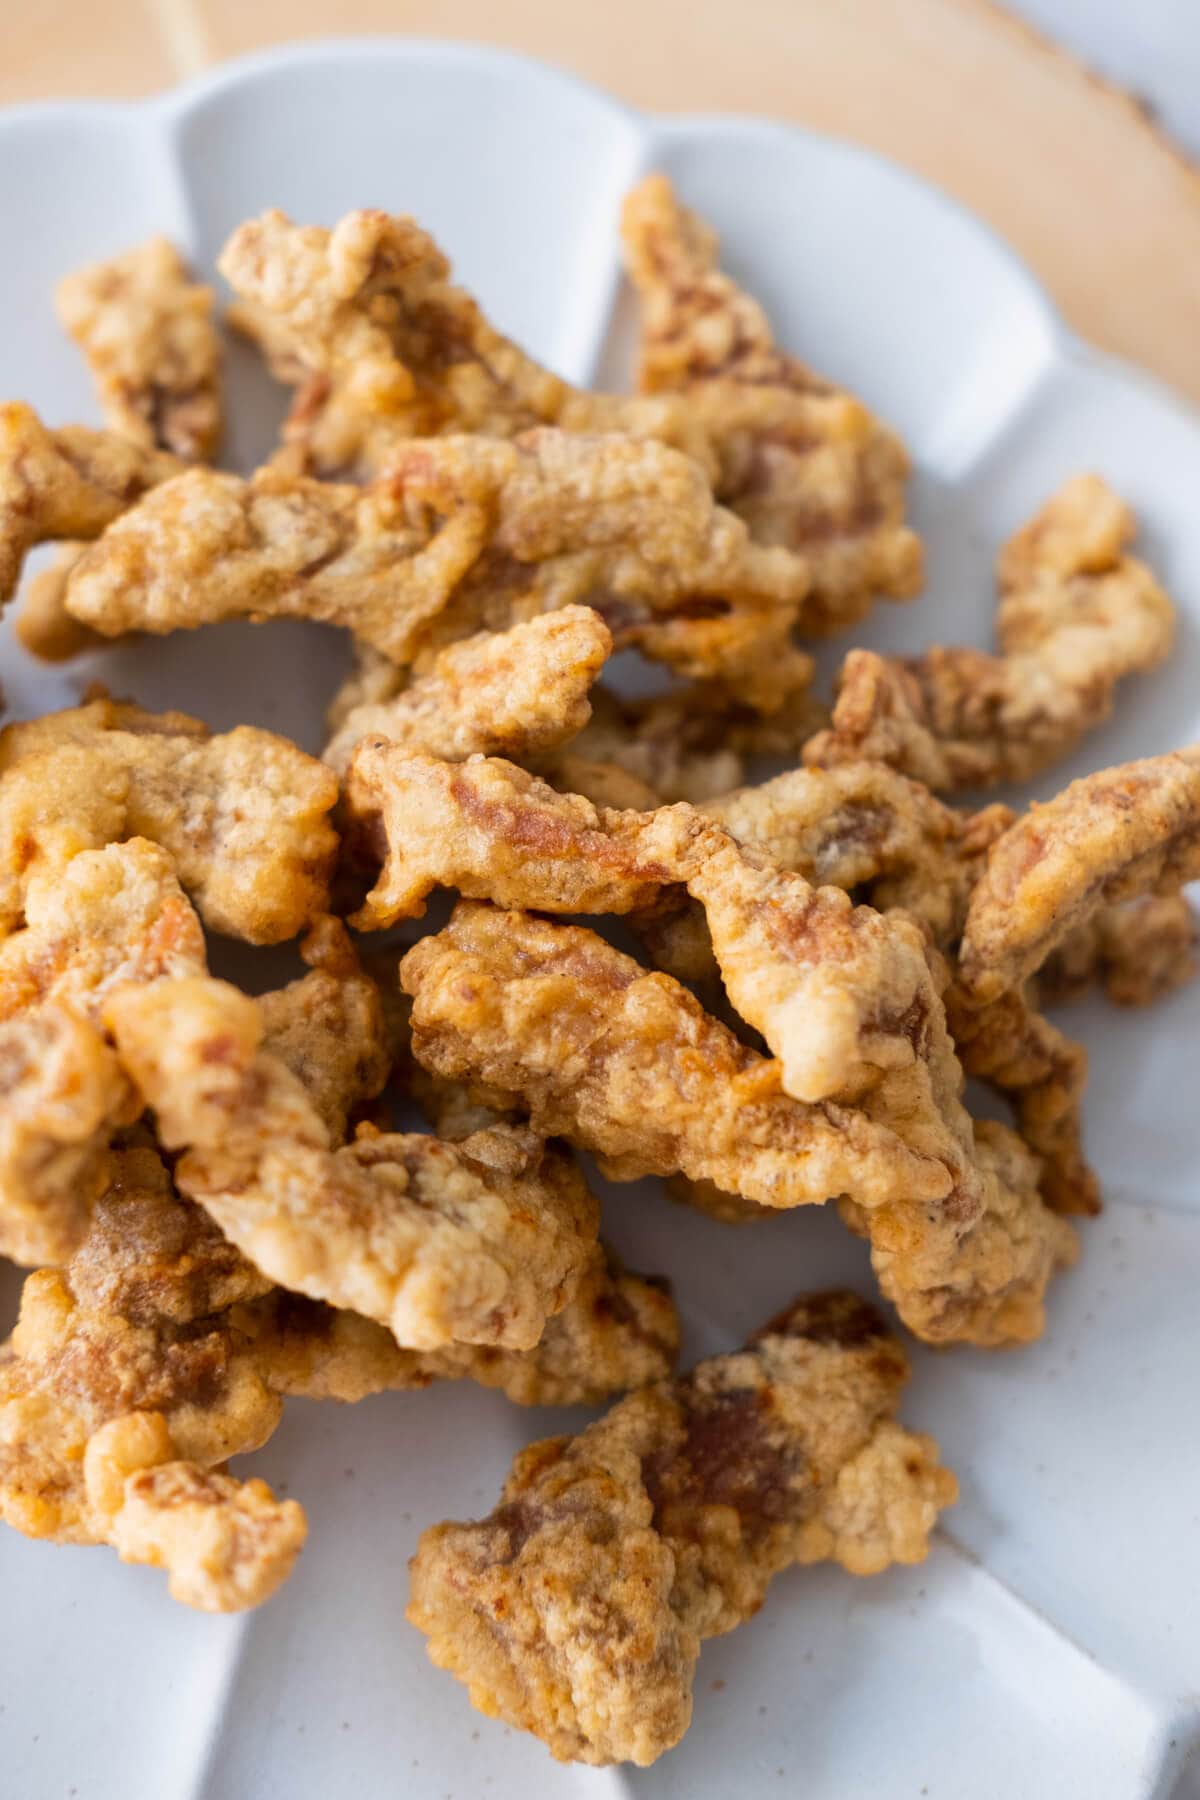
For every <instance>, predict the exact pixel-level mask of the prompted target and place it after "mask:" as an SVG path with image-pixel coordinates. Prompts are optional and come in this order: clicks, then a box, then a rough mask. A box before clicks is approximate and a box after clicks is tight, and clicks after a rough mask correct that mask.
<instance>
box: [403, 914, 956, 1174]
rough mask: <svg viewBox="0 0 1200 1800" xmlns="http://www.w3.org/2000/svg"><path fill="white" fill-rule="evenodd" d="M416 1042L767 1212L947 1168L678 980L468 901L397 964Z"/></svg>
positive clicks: (553, 927)
mask: <svg viewBox="0 0 1200 1800" xmlns="http://www.w3.org/2000/svg"><path fill="white" fill-rule="evenodd" d="M400 978H401V985H402V987H403V988H404V990H405V992H406V993H408V994H410V995H411V996H412V999H413V1012H412V1024H413V1049H414V1053H415V1055H416V1057H417V1060H418V1061H419V1062H420V1063H421V1064H422V1065H423V1066H424V1067H425V1068H427V1069H429V1070H430V1071H431V1072H432V1073H434V1074H435V1075H438V1076H441V1077H443V1078H447V1079H450V1080H453V1081H458V1080H462V1081H466V1082H469V1083H471V1084H474V1085H477V1086H478V1087H479V1088H480V1089H481V1097H482V1098H483V1099H484V1100H485V1103H488V1104H491V1103H493V1102H494V1103H495V1104H496V1105H497V1106H498V1109H499V1110H501V1111H503V1110H505V1109H506V1108H511V1107H513V1106H519V1107H523V1108H525V1109H526V1110H527V1111H528V1112H529V1114H530V1116H531V1121H532V1124H533V1128H534V1130H535V1131H537V1132H539V1133H545V1134H546V1135H547V1136H552V1135H561V1136H565V1137H569V1138H570V1139H572V1141H573V1142H575V1143H577V1144H580V1145H582V1146H583V1147H584V1148H587V1149H589V1150H593V1151H595V1152H596V1154H597V1155H598V1156H599V1157H601V1158H602V1159H603V1166H604V1169H605V1172H606V1173H607V1174H609V1175H611V1176H612V1177H613V1179H616V1180H634V1179H636V1178H637V1177H638V1176H640V1175H647V1174H655V1175H670V1174H675V1173H676V1172H678V1171H682V1172H683V1173H685V1174H687V1175H689V1176H692V1177H693V1178H695V1179H709V1180H711V1181H714V1182H716V1184H717V1185H718V1186H719V1187H723V1188H725V1189H727V1190H729V1191H732V1192H737V1193H741V1194H743V1195H745V1196H746V1197H747V1198H749V1199H753V1200H759V1201H761V1202H762V1203H763V1204H764V1205H768V1206H782V1207H788V1206H800V1205H806V1204H820V1203H822V1202H823V1201H825V1200H826V1199H828V1198H829V1196H830V1195H832V1194H840V1193H846V1192H853V1193H856V1194H859V1195H860V1196H861V1197H862V1198H863V1199H864V1201H865V1203H866V1204H868V1205H873V1204H877V1203H878V1202H880V1201H882V1200H883V1199H885V1198H887V1197H889V1196H890V1195H891V1194H893V1193H894V1192H895V1191H896V1189H897V1187H903V1188H904V1189H905V1190H906V1191H908V1192H910V1193H912V1194H913V1195H914V1196H915V1195H918V1194H919V1195H920V1196H921V1198H922V1201H923V1202H931V1201H936V1200H938V1199H940V1198H941V1197H943V1196H944V1195H945V1193H946V1192H947V1190H948V1188H949V1186H950V1178H949V1176H948V1175H947V1173H946V1171H945V1170H944V1168H943V1167H942V1166H941V1165H940V1164H939V1163H937V1162H936V1160H935V1159H934V1158H931V1157H928V1156H925V1155H922V1154H921V1153H920V1152H917V1151H909V1150H907V1149H906V1148H905V1146H904V1145H903V1144H902V1143H901V1142H900V1140H899V1139H898V1138H897V1136H896V1135H895V1133H894V1132H892V1131H890V1130H889V1129H888V1128H887V1127H886V1126H878V1125H875V1124H873V1123H871V1122H870V1121H868V1120H867V1119H865V1118H863V1117H862V1116H861V1115H859V1114H857V1113H856V1112H855V1111H853V1110H852V1109H850V1108H846V1107H841V1106H836V1105H833V1104H831V1103H821V1104H818V1105H815V1106H805V1105H803V1104H802V1103H801V1102H799V1101H796V1100H793V1099H791V1097H790V1096H788V1095H787V1094H785V1093H784V1092H783V1091H782V1088H781V1085H780V1070H779V1065H778V1064H777V1063H774V1062H771V1061H768V1060H766V1059H764V1058H763V1057H761V1056H758V1055H757V1054H756V1053H755V1052H754V1051H752V1050H749V1049H747V1048H746V1046H745V1045H743V1044H741V1043H739V1042H738V1040H737V1039H736V1038H735V1037H734V1035H733V1033H732V1032H730V1031H728V1030H727V1029H726V1028H725V1027H724V1026H723V1025H720V1024H719V1023H718V1022H717V1021H716V1020H715V1019H713V1018H711V1017H709V1015H708V1014H706V1013H705V1012H704V1010H703V1009H702V1007H701V1006H700V1005H699V1003H698V1002H697V1001H696V1000H694V999H693V997H692V995H691V994H689V993H688V992H687V990H686V989H685V988H682V987H680V986H679V984H678V983H677V982H674V981H672V980H671V979H670V977H669V976H665V975H659V974H647V972H646V971H645V970H644V969H642V968H641V967H640V965H639V964H638V963H636V962H634V961H633V959H632V958H631V957H628V956H624V955H623V954H622V953H621V952H620V951H618V950H615V949H613V948H612V946H611V945H609V944H607V943H605V942H604V940H603V939H601V938H598V937H597V936H596V935H595V934H594V933H593V932H590V931H585V930H583V929H581V928H580V927H577V926H568V925H557V924H551V923H550V922H549V921H548V920H542V919H536V918H532V917H530V916H529V915H527V914H524V913H519V912H507V913H506V912H500V911H498V910H496V909H495V908H493V907H489V906H484V905H480V904H478V903H472V902H468V901H462V902H460V903H459V905H458V906H457V907H456V908H455V912H454V916H453V918H452V920H451V922H450V924H449V925H448V926H447V927H446V928H445V930H443V931H441V932H438V933H436V934H433V935H431V936H428V937H425V938H422V939H421V940H420V941H419V942H418V943H417V944H416V945H414V946H413V948H412V949H411V950H410V951H409V952H408V954H407V955H406V956H405V958H404V961H403V962H402V963H401V966H400Z"/></svg>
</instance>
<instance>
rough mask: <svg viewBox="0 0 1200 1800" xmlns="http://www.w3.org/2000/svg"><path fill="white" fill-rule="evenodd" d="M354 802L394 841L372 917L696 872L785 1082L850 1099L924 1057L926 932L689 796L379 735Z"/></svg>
mask: <svg viewBox="0 0 1200 1800" xmlns="http://www.w3.org/2000/svg"><path fill="white" fill-rule="evenodd" d="M347 800H348V806H349V809H350V812H351V814H352V816H353V815H357V816H358V817H359V818H366V819H372V818H374V817H375V816H376V815H377V816H378V817H379V820H380V823H381V826H382V835H383V840H384V842H385V844H386V846H387V861H386V864H385V867H384V871H383V874H382V875H381V876H380V879H379V881H378V883H377V884H376V886H375V888H374V889H373V890H372V892H371V893H370V895H369V896H368V898H367V901H366V904H365V905H364V906H363V908H362V909H361V911H360V912H359V913H357V914H356V915H355V923H357V924H359V925H361V926H364V927H368V928H372V929H379V928H380V927H383V926H386V925H391V924H393V923H394V922H395V921H396V920H397V919H400V918H411V917H412V916H414V915H415V914H417V913H419V911H420V910H421V909H422V908H423V905H424V901H425V898H426V896H427V895H428V894H429V892H430V891H431V890H432V888H434V887H435V886H443V887H455V888H457V889H458V890H459V892H460V893H462V894H464V895H467V896H469V897H472V898H476V899H484V898H486V899H490V900H493V901H494V902H495V903H496V904H498V905H500V906H511V907H528V908H536V909H537V910H538V911H541V912H555V913H578V912H595V913H626V912H631V911H634V910H636V909H637V908H639V907H644V906H646V905H647V904H649V903H651V902H653V901H654V900H655V899H656V898H657V896H658V894H659V892H660V890H661V889H662V888H663V887H664V886H671V885H678V884H681V883H686V884H687V887H688V891H689V892H690V893H691V895H692V896H693V898H695V899H698V900H699V901H700V902H701V904H702V905H703V906H704V907H705V910H706V912H707V915H708V924H709V929H710V932H711V934H712V938H713V947H714V950H715V954H716V960H717V963H718V965H719V967H720V970H721V975H722V978H723V980H724V983H725V987H726V990H727V992H728V994H729V997H730V999H731V1000H732V1002H733V1004H734V1005H735V1006H736V1007H737V1009H738V1011H739V1012H740V1013H741V1014H742V1017H743V1018H744V1019H746V1020H747V1021H748V1022H749V1023H750V1024H752V1025H755V1026H756V1027H757V1028H758V1029H759V1030H760V1031H762V1033H763V1035H764V1036H765V1037H766V1039H767V1041H768V1043H769V1044H770V1045H771V1047H772V1049H773V1051H774V1052H775V1054H776V1055H777V1056H778V1057H779V1058H780V1062H781V1066H782V1082H783V1087H784V1091H785V1092H786V1093H788V1094H791V1095H792V1096H793V1098H795V1099H797V1100H805V1101H810V1102H813V1101H818V1100H826V1099H844V1098H847V1097H850V1098H853V1097H854V1096H855V1094H856V1093H857V1092H858V1090H859V1089H860V1087H861V1086H862V1085H863V1082H864V1080H865V1079H868V1078H869V1072H870V1071H872V1070H878V1069H888V1068H894V1067H897V1066H904V1065H906V1064H907V1063H910V1062H911V1061H912V1059H913V1056H914V1051H913V1047H912V1043H911V1041H910V1039H911V1035H912V1034H911V1026H910V1020H911V1016H912V1009H913V1007H914V1005H915V1004H916V1003H917V995H918V992H923V991H924V989H925V988H926V987H927V986H928V983H929V973H928V969H927V966H926V962H925V953H924V944H923V939H922V936H921V933H920V932H919V930H918V929H917V927H916V926H915V925H913V924H912V923H911V922H907V921H905V920H903V919H896V920H888V919H885V918H884V917H882V916H881V915H880V914H879V913H877V912H875V911H873V910H872V909H871V908H869V907H858V908H854V907H852V906H851V904H850V901H849V899H848V898H847V896H846V895H845V894H844V893H843V892H842V891H841V890H840V889H836V888H823V889H813V888H811V887H810V886H809V884H808V882H807V881H805V880H804V878H803V877H802V876H800V875H797V874H793V873H789V872H785V871H782V870H776V869H775V868H774V865H772V864H769V863H766V862H765V861H763V860H762V859H756V858H755V857H754V854H753V853H752V852H748V851H746V850H743V849H742V848H741V847H739V845H738V844H737V843H736V842H734V840H733V839H732V838H730V837H729V836H728V835H727V834H726V833H725V832H724V831H722V830H721V829H720V828H719V827H718V826H716V825H713V824H711V823H710V822H708V821H706V820H705V819H704V818H703V817H702V815H701V814H699V813H697V812H696V811H695V810H694V809H693V808H691V807H689V806H687V805H685V804H681V805H679V806H675V807H662V808H660V809H658V810H657V811H655V812H652V813H625V812H608V811H604V810H601V809H598V808H596V807H594V806H593V805H592V804H591V802H590V801H587V800H585V799H583V798H582V796H580V795H575V794H559V793H556V792H555V791H554V790H553V789H551V788H549V787H548V786H547V785H546V784H545V783H544V782H542V781H540V780H539V779H538V778H537V777H536V776H532V775H529V774H527V773H526V772H525V771H524V770H522V769H519V768H517V767H516V766H515V765H514V764H512V763H507V762H502V761H500V760H499V759H493V758H484V757H473V758H471V759H470V760H469V761H468V762H466V763H443V762H437V761H435V760H434V759H432V758H430V757H412V756H405V755H404V754H403V752H402V751H401V750H399V748H398V747H397V746H395V745H390V744H384V743H379V742H368V743H366V744H363V745H361V746H360V748H359V750H358V752H357V754H356V756H355V760H354V764H353V768H352V772H351V776H350V779H349V781H348V783H347ZM785 965H786V968H785Z"/></svg>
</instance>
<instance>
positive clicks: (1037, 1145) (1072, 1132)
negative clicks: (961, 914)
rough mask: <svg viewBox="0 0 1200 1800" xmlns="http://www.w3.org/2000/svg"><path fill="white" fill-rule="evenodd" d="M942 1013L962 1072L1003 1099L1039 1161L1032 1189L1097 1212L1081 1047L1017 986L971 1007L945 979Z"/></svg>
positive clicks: (1065, 1208) (1071, 1207)
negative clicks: (1085, 1138) (1087, 1152)
mask: <svg viewBox="0 0 1200 1800" xmlns="http://www.w3.org/2000/svg"><path fill="white" fill-rule="evenodd" d="M946 1010H947V1016H948V1019H949V1024H950V1030H951V1032H952V1034H953V1037H954V1045H955V1048H956V1050H957V1051H958V1054H959V1056H960V1057H961V1059H962V1065H963V1068H964V1069H965V1071H966V1073H967V1074H968V1075H971V1076H973V1077H974V1078H975V1079H976V1080H978V1081H984V1082H986V1083H987V1085H988V1086H989V1087H991V1088H992V1089H994V1091H995V1092H996V1093H998V1094H1002V1095H1003V1096H1004V1097H1005V1098H1006V1099H1007V1100H1009V1101H1010V1102H1011V1104H1012V1107H1013V1115H1014V1123H1015V1125H1016V1128H1017V1131H1018V1132H1019V1134H1020V1136H1021V1138H1022V1139H1023V1141H1024V1142H1025V1143H1026V1144H1027V1145H1028V1147H1029V1148H1030V1149H1031V1150H1032V1151H1033V1152H1034V1154H1035V1156H1037V1157H1038V1158H1039V1159H1040V1161H1041V1175H1040V1178H1039V1182H1038V1187H1039V1191H1040V1192H1041V1195H1042V1198H1043V1199H1044V1200H1045V1202H1046V1204H1047V1206H1050V1207H1053V1209H1054V1211H1055V1212H1060V1213H1097V1212H1099V1210H1100V1184H1099V1182H1098V1181H1097V1179H1096V1176H1095V1174H1094V1172H1093V1171H1092V1170H1091V1169H1090V1168H1089V1167H1088V1164H1087V1161H1086V1159H1085V1157H1084V1154H1083V1143H1082V1134H1083V1122H1082V1118H1081V1115H1080V1109H1081V1106H1082V1103H1083V1091H1084V1088H1085V1087H1086V1086H1087V1073H1088V1059H1087V1051H1086V1050H1085V1049H1084V1048H1083V1045H1082V1044H1077V1043H1075V1042H1074V1041H1073V1040H1072V1039H1071V1038H1069V1037H1067V1036H1066V1035H1065V1033H1063V1032H1061V1031H1060V1030H1059V1029H1058V1027H1057V1026H1056V1025H1052V1024H1051V1023H1050V1021H1049V1019H1046V1018H1043V1017H1042V1015H1041V1013H1039V1012H1037V1011H1036V1010H1035V1009H1034V1007H1033V1006H1032V1004H1031V1002H1030V999H1029V997H1028V996H1027V995H1026V994H1025V993H1023V992H1022V991H1020V990H1019V989H1010V990H1009V991H1008V992H1007V993H1004V994H1000V995H998V996H997V997H996V999H995V1000H993V1001H991V1002H990V1003H989V1004H988V1005H987V1006H983V1007H979V1008H976V1007H973V1006H972V1005H971V1004H970V1003H969V1002H968V1001H967V1000H965V998H964V996H963V994H962V993H961V991H960V990H959V989H958V987H957V986H956V985H955V984H954V983H951V985H950V987H949V988H948V989H947V992H946Z"/></svg>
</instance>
